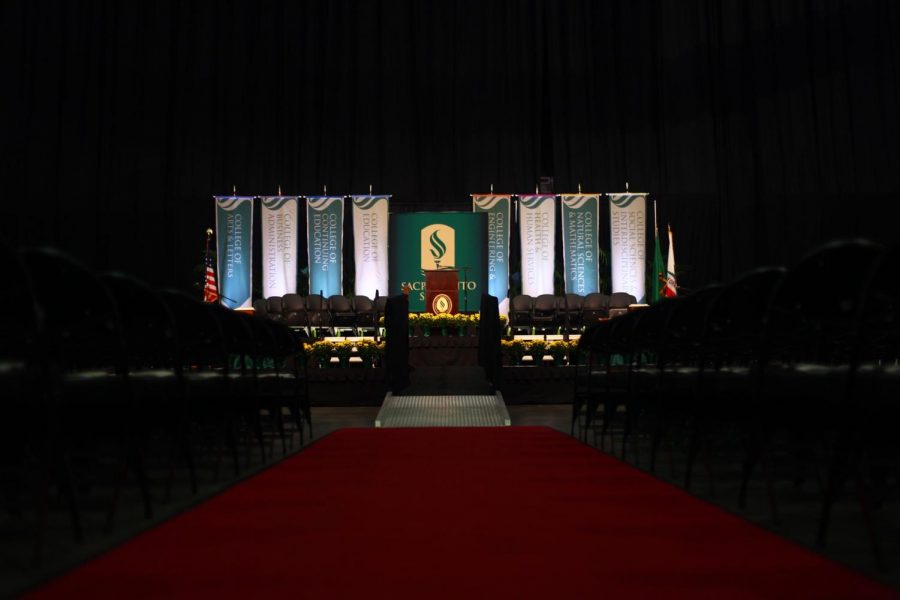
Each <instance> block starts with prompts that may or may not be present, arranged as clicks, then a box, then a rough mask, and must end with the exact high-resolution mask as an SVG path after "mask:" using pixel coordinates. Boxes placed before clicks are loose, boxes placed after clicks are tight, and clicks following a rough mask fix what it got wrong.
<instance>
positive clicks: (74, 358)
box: [19, 248, 126, 372]
mask: <svg viewBox="0 0 900 600" xmlns="http://www.w3.org/2000/svg"><path fill="white" fill-rule="evenodd" d="M19 256H20V258H21V260H22V263H23V264H24V265H25V268H26V269H27V270H28V273H29V274H30V276H31V282H32V289H33V290H34V295H35V299H36V300H37V303H38V305H39V306H40V308H41V310H42V312H43V314H44V318H45V325H46V332H47V336H46V339H47V342H48V344H49V345H50V347H52V352H53V353H54V358H55V359H56V360H59V361H61V362H62V364H63V365H64V366H66V367H70V368H88V367H90V368H94V367H96V368H115V369H116V370H117V371H119V372H124V371H125V369H126V362H125V360H124V359H125V341H124V338H123V337H122V328H121V321H120V318H119V311H118V308H117V307H116V304H115V301H114V300H113V298H112V296H111V295H110V293H109V290H108V289H107V287H106V286H105V285H104V284H103V282H101V281H100V279H99V278H98V277H97V276H96V275H95V274H94V273H93V272H92V271H90V270H89V269H88V268H87V267H85V266H84V265H82V264H81V263H80V262H78V261H76V260H75V259H73V258H71V257H69V256H67V255H65V254H63V253H62V252H60V251H58V250H55V249H53V248H36V249H29V250H23V251H22V252H21V253H20V254H19Z"/></svg>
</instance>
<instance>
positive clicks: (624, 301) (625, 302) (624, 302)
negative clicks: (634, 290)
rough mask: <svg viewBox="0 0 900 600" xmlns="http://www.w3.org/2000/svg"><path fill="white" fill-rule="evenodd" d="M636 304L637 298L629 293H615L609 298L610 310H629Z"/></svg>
mask: <svg viewBox="0 0 900 600" xmlns="http://www.w3.org/2000/svg"><path fill="white" fill-rule="evenodd" d="M636 302H637V298H635V297H634V296H633V295H631V294H629V293H627V292H613V293H612V294H611V295H610V296H609V308H628V307H629V306H630V305H632V304H635V303H636Z"/></svg>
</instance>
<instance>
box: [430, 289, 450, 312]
mask: <svg viewBox="0 0 900 600" xmlns="http://www.w3.org/2000/svg"><path fill="white" fill-rule="evenodd" d="M451 308H453V303H452V302H451V301H450V296H448V295H447V294H438V295H437V296H435V297H434V299H433V300H432V301H431V312H433V313H434V314H436V315H440V314H443V313H448V312H450V309H451Z"/></svg>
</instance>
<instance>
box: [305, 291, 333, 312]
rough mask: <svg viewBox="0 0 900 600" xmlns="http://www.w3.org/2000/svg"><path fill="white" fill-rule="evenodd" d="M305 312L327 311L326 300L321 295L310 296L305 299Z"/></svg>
mask: <svg viewBox="0 0 900 600" xmlns="http://www.w3.org/2000/svg"><path fill="white" fill-rule="evenodd" d="M306 310H309V311H321V310H328V300H326V299H325V298H324V297H322V295H321V294H310V295H309V296H307V297H306Z"/></svg>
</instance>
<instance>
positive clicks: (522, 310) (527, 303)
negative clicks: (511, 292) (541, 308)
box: [509, 294, 534, 327]
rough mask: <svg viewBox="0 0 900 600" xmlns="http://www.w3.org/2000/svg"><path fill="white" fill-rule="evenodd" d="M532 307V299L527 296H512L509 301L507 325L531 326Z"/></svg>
mask: <svg viewBox="0 0 900 600" xmlns="http://www.w3.org/2000/svg"><path fill="white" fill-rule="evenodd" d="M533 307H534V298H532V297H531V296H529V295H527V294H520V295H518V296H513V297H512V298H511V299H510V301H509V324H510V326H512V327H515V326H517V325H531V311H532V308H533Z"/></svg>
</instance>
